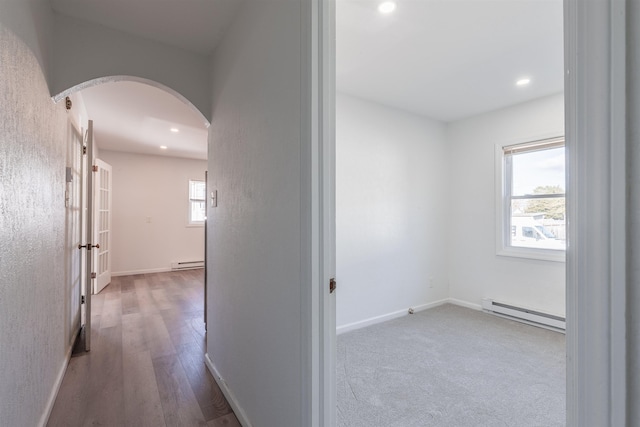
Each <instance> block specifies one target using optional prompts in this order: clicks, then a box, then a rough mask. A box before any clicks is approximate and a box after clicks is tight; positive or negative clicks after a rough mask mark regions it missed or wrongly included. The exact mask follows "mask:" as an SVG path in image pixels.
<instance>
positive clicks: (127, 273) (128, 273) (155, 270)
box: [111, 267, 171, 277]
mask: <svg viewBox="0 0 640 427" xmlns="http://www.w3.org/2000/svg"><path fill="white" fill-rule="evenodd" d="M169 271H171V267H167V268H150V269H147V270H131V271H112V272H111V276H113V277H115V276H133V275H136V274H151V273H166V272H169Z"/></svg>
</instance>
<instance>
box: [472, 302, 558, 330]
mask: <svg viewBox="0 0 640 427" xmlns="http://www.w3.org/2000/svg"><path fill="white" fill-rule="evenodd" d="M482 309H483V310H484V311H485V312H488V313H491V314H495V315H496V316H501V317H506V318H508V319H511V320H516V321H518V322H523V323H527V324H530V325H534V326H539V327H541V328H546V329H551V330H554V331H560V332H564V331H565V328H566V322H565V318H564V317H560V316H554V315H553V314H548V313H542V312H540V311H536V310H531V309H528V308H524V307H517V306H515V305H510V304H505V303H502V302H498V301H494V300H492V299H483V300H482Z"/></svg>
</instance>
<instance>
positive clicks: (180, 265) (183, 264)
mask: <svg viewBox="0 0 640 427" xmlns="http://www.w3.org/2000/svg"><path fill="white" fill-rule="evenodd" d="M193 268H204V261H180V262H172V263H171V271H178V270H191V269H193Z"/></svg>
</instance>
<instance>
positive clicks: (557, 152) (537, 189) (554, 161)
mask: <svg viewBox="0 0 640 427" xmlns="http://www.w3.org/2000/svg"><path fill="white" fill-rule="evenodd" d="M512 177H513V178H512V189H511V191H512V193H511V194H512V195H513V196H526V195H530V194H564V192H565V174H564V147H558V148H551V149H543V150H539V151H529V152H525V153H518V154H513V155H512Z"/></svg>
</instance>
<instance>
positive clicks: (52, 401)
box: [38, 343, 74, 427]
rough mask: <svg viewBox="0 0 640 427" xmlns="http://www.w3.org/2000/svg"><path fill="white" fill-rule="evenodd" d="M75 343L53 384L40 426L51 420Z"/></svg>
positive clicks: (70, 348) (43, 426) (68, 351)
mask: <svg viewBox="0 0 640 427" xmlns="http://www.w3.org/2000/svg"><path fill="white" fill-rule="evenodd" d="M73 344H74V343H72V344H71V346H70V347H69V348H68V349H67V354H66V355H65V357H64V361H63V363H62V367H61V368H60V371H59V372H58V376H57V377H56V382H55V384H54V385H53V390H51V394H50V395H49V399H47V405H46V406H45V410H44V412H43V414H42V416H41V417H40V421H39V422H38V426H40V427H45V426H46V425H47V423H48V422H49V417H50V416H51V412H52V411H53V405H55V403H56V398H57V397H58V392H59V391H60V387H61V386H62V380H63V379H64V374H66V373H67V367H68V366H69V361H70V360H71V353H72V352H73Z"/></svg>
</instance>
